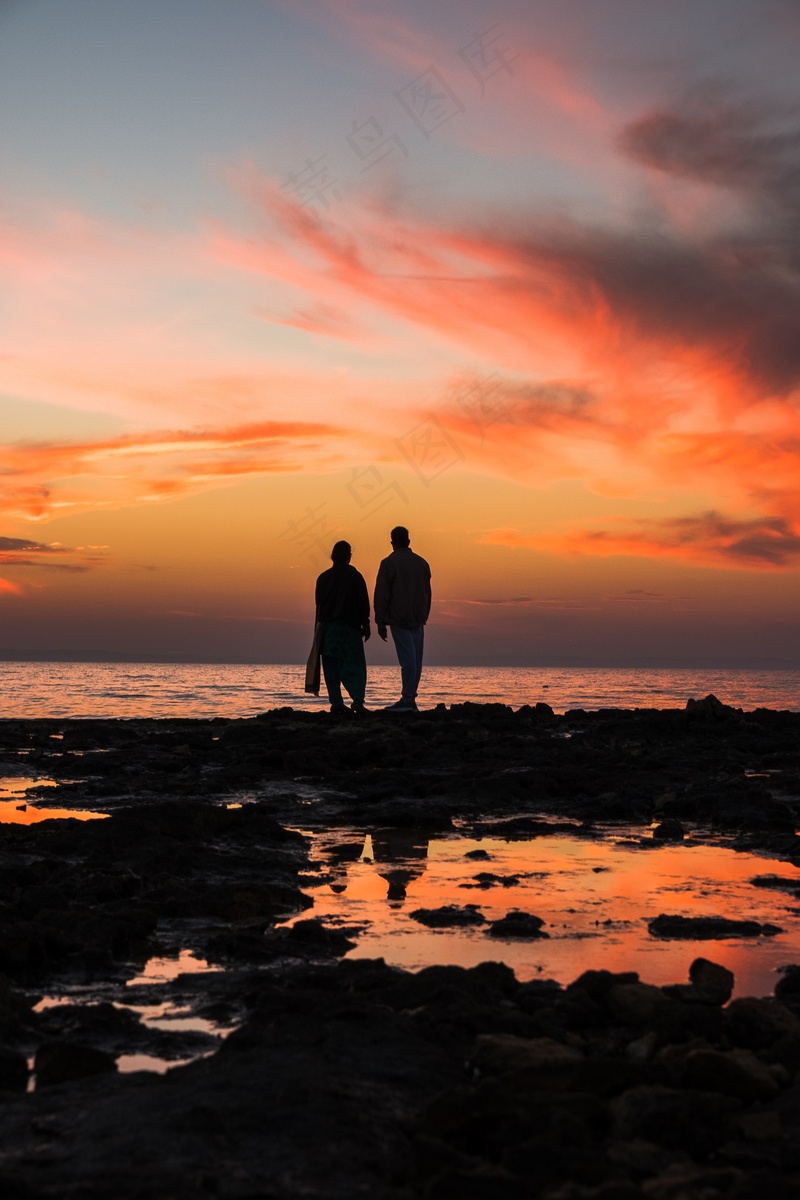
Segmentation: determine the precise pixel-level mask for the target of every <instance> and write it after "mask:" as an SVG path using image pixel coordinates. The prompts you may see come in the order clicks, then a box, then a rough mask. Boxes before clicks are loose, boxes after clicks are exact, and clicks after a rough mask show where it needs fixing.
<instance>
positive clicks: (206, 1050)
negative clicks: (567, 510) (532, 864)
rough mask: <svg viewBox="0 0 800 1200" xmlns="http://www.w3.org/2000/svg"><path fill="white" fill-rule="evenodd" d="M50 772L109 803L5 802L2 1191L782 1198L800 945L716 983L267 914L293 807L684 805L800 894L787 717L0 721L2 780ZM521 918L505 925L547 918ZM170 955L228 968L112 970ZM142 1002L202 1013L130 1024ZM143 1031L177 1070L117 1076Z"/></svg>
mask: <svg viewBox="0 0 800 1200" xmlns="http://www.w3.org/2000/svg"><path fill="white" fill-rule="evenodd" d="M37 776H38V777H41V778H42V779H49V780H55V781H57V782H58V786H57V787H52V786H50V787H47V788H44V787H41V788H38V789H37V788H36V787H35V786H34V787H32V789H31V790H30V791H29V794H28V797H27V801H26V802H27V803H28V804H36V805H37V806H47V805H49V806H52V807H54V808H60V809H63V808H69V809H73V810H83V811H92V812H98V813H104V814H108V815H107V816H106V818H105V819H103V820H99V819H95V820H88V821H80V820H77V819H66V820H65V819H59V820H53V821H44V822H40V823H38V824H35V825H30V826H25V825H19V824H2V825H0V909H1V910H2V922H0V975H1V977H0V1194H1V1195H2V1196H3V1197H4V1200H5V1198H6V1197H7V1198H8V1200H28V1198H30V1200H34V1198H37V1197H75V1198H76V1200H77V1198H81V1200H83V1198H86V1200H94V1198H97V1200H101V1198H103V1200H105V1198H108V1200H111V1198H113V1200H145V1198H146V1197H147V1198H150V1197H158V1198H159V1200H160V1198H162V1197H163V1198H175V1200H184V1198H186V1200H188V1198H189V1197H192V1198H196V1197H203V1196H209V1197H221V1198H227V1197H231V1198H237V1200H257V1198H258V1200H290V1198H291V1200H294V1198H295V1197H297V1198H299V1197H317V1196H318V1197H320V1198H322V1197H326V1198H327V1197H331V1198H333V1197H337V1198H338V1197H341V1198H342V1200H345V1198H347V1200H349V1198H351V1197H357V1196H360V1195H364V1196H370V1197H375V1198H377V1200H383V1198H384V1197H385V1198H387V1200H388V1198H397V1200H401V1198H410V1197H428V1198H429V1200H471V1198H474V1200H484V1198H486V1200H494V1198H499V1200H505V1197H531V1198H533V1197H537V1198H538V1197H546V1198H548V1200H573V1198H575V1200H578V1198H579V1197H602V1198H603V1200H628V1198H631V1200H639V1198H645V1197H647V1198H652V1200H694V1198H695V1197H697V1198H698V1200H699V1198H700V1197H712V1196H720V1197H733V1198H736V1200H739V1198H750V1197H752V1198H753V1200H755V1198H756V1197H759V1198H760V1197H762V1196H765V1195H769V1196H771V1197H777V1198H778V1200H780V1198H781V1197H784V1196H785V1197H794V1196H796V1195H798V1194H800V1148H799V1147H800V1138H799V1137H798V1134H800V1079H798V1071H800V969H797V970H789V971H787V972H786V973H785V974H784V975H783V976H782V977H781V980H780V983H779V985H778V988H777V991H778V992H779V994H778V995H777V996H774V997H770V998H767V999H763V998H750V999H736V1000H732V1001H730V995H731V988H732V983H733V980H732V978H731V976H730V973H729V972H727V971H726V970H725V969H724V968H723V967H720V966H718V965H716V964H714V963H713V961H710V960H709V959H708V958H706V957H704V956H703V944H702V941H698V954H697V957H696V960H695V962H694V964H693V967H692V972H691V978H690V979H689V980H675V981H674V985H673V986H671V987H663V988H657V987H653V986H650V985H649V984H647V983H644V982H641V981H640V980H639V979H638V977H637V976H636V975H635V974H633V973H632V972H626V973H621V974H620V973H618V974H611V973H609V972H607V971H603V970H602V969H601V968H602V963H601V962H592V961H587V962H586V964H585V967H586V969H585V971H584V972H583V973H582V974H581V975H580V977H579V978H577V979H575V980H573V981H569V980H561V981H553V980H536V981H533V982H527V983H521V982H520V981H518V980H517V979H516V978H515V976H514V974H513V972H512V971H511V970H510V969H509V968H508V967H506V966H505V965H503V964H502V963H500V962H486V963H484V964H482V965H481V966H479V967H476V968H474V969H472V970H463V969H460V968H457V967H444V966H439V967H431V968H428V969H426V970H424V971H421V972H418V973H417V974H412V973H409V972H404V971H400V970H398V969H395V968H392V967H390V966H387V965H386V964H385V963H383V961H381V960H368V959H360V960H349V959H345V958H344V957H343V956H344V955H345V954H346V951H347V950H348V949H349V948H350V947H351V946H352V945H353V942H354V939H355V938H356V937H357V934H358V931H357V930H351V929H347V928H343V927H342V926H329V927H326V926H325V925H324V924H323V923H322V922H320V921H318V920H316V919H315V918H314V916H313V910H312V911H309V912H308V913H307V914H306V915H305V917H304V919H300V920H297V921H296V922H295V923H294V924H292V925H291V926H286V925H285V924H283V923H282V922H283V921H285V919H286V918H288V917H290V916H296V915H297V914H298V913H302V912H303V910H304V909H311V905H312V901H311V899H310V896H309V889H310V886H311V885H312V884H313V883H314V882H315V881H316V879H317V877H318V875H319V872H320V870H324V869H325V868H324V864H323V866H322V867H321V866H320V864H318V863H313V862H312V861H311V859H310V857H309V843H308V838H307V837H304V836H303V835H302V834H301V833H299V832H297V830H298V829H303V830H313V829H318V830H335V829H337V828H341V829H342V830H343V831H345V830H351V829H352V828H354V827H355V828H380V829H386V830H415V829H421V830H425V831H426V832H427V833H432V832H438V833H444V832H447V831H449V830H451V829H452V828H453V823H454V822H456V821H458V822H460V823H462V824H463V823H466V826H467V827H468V828H470V829H471V830H473V831H475V832H476V833H481V832H483V833H488V832H491V833H493V834H501V835H507V836H510V837H514V836H518V835H524V836H533V835H535V834H536V832H537V830H544V829H547V830H548V831H552V830H553V829H554V828H559V827H563V828H564V829H569V830H571V831H573V832H576V831H578V832H579V833H580V836H585V837H592V836H593V832H594V830H595V829H598V828H600V827H607V826H608V825H609V824H614V823H621V824H630V823H639V824H642V825H648V826H650V828H651V830H652V833H651V835H650V836H651V837H652V840H653V841H654V842H655V843H657V842H659V841H663V840H680V839H681V838H682V837H684V836H686V835H688V834H690V833H692V832H693V831H694V832H695V833H696V831H697V830H698V829H699V830H701V831H703V832H704V834H707V835H708V836H713V835H715V834H720V833H724V834H725V835H726V836H727V837H728V838H729V839H730V840H731V844H733V845H734V846H735V847H737V848H739V849H742V850H745V849H746V850H751V851H753V850H754V851H760V852H764V853H768V854H769V855H770V856H771V857H773V858H775V859H779V860H781V861H783V862H785V863H787V864H790V866H787V874H786V877H785V878H781V877H779V876H768V877H765V878H764V880H763V881H762V884H761V886H767V887H778V888H783V889H784V890H785V891H786V892H787V894H789V895H792V894H796V892H794V893H793V891H792V889H793V882H794V881H793V876H792V875H791V867H792V866H793V867H796V866H798V865H800V839H798V837H797V835H796V832H795V829H796V827H797V824H798V808H800V714H797V713H777V712H771V711H767V710H757V711H756V712H753V713H742V712H740V711H738V710H734V709H730V708H727V707H726V706H724V705H722V704H720V703H719V701H716V700H714V698H713V697H709V698H707V699H706V700H702V701H698V702H697V703H690V705H689V706H688V707H687V709H686V710H685V711H677V710H674V711H673V710H670V711H664V712H658V711H655V710H636V711H632V712H629V711H617V710H608V711H600V712H596V713H594V712H593V713H587V712H582V711H575V712H571V713H567V714H565V715H562V716H557V715H555V714H554V713H553V712H552V711H551V710H550V709H548V708H547V706H546V705H537V706H536V707H526V708H523V709H520V710H519V711H517V712H512V710H511V709H509V708H506V707H504V706H502V705H471V704H465V705H454V706H451V707H450V708H449V709H445V708H444V707H441V708H438V709H435V710H433V711H431V712H428V713H421V714H410V715H409V716H390V715H386V714H375V715H366V716H364V717H363V718H355V717H354V718H352V719H351V720H347V721H341V720H340V721H336V720H334V719H332V718H331V717H330V716H329V715H328V714H326V713H313V714H312V713H305V712H293V711H291V710H287V709H282V710H276V711H273V712H270V713H267V714H264V715H262V716H260V717H257V718H254V719H252V720H238V721H237V720H227V719H217V720H213V721H192V720H130V721H113V720H108V721H97V720H84V721H77V720H67V721H58V720H37V721H4V722H0V777H6V778H14V777H25V778H31V777H37ZM231 805H240V806H238V807H231ZM351 849H352V848H351V847H350V845H349V843H348V842H347V840H346V838H345V836H344V833H343V837H342V842H341V845H340V847H339V850H338V853H339V854H340V857H341V859H342V860H346V858H347V855H348V854H349V853H351ZM336 853H337V851H336V846H335V843H334V854H336ZM477 865H478V864H476V866H477ZM473 894H474V893H473ZM471 907H472V908H473V912H474V906H469V905H464V906H463V909H464V911H465V912H467V914H469V911H470V908H471ZM420 911H429V912H431V911H432V912H435V910H420ZM663 915H664V918H665V919H667V920H675V917H674V916H673V915H671V914H668V913H667V914H663ZM740 915H741V916H746V914H735V913H732V914H730V917H731V919H732V921H734V920H735V919H736V918H737V917H739V916H740ZM519 917H520V919H518V920H516V921H514V920H512V921H511V923H510V925H508V926H506V927H505V928H504V929H501V930H500V931H499V933H498V935H497V936H498V938H501V937H503V936H507V937H525V936H530V937H535V936H541V934H540V930H539V927H540V925H541V921H539V920H538V918H537V917H536V914H534V913H531V914H526V918H527V919H522V914H519ZM454 919H455V920H458V919H459V918H458V915H457V914H456V915H455V917H454ZM659 920H661V918H659ZM433 921H434V923H435V917H434V919H433ZM428 923H430V921H429V922H428ZM757 932H758V933H760V934H762V935H766V936H768V934H769V931H768V930H767V929H765V928H762V929H760V930H759V931H757ZM742 933H743V931H742V930H741V928H739V929H738V930H733V931H731V936H737V935H741V934H742ZM651 934H652V936H654V937H656V936H677V937H690V938H703V937H708V936H721V935H720V931H719V929H717V930H716V932H713V931H712V934H709V933H708V932H706V933H705V934H704V933H702V932H701V931H700V930H699V929H694V930H692V929H688V930H687V929H686V928H680V927H677V926H675V925H672V926H670V925H666V926H661V927H660V928H657V929H652V930H651ZM500 949H501V947H500V946H499V943H498V946H495V944H494V942H493V940H491V939H490V940H488V942H487V957H491V956H492V953H493V952H494V953H495V955H496V956H497V957H499V956H500ZM178 951H182V952H184V953H185V952H190V953H191V954H192V955H194V956H195V958H196V959H197V960H203V961H204V962H206V963H207V964H208V965H209V967H213V968H216V969H215V970H210V969H209V970H206V971H202V972H199V973H196V974H184V975H181V976H179V977H178V978H176V979H174V980H171V981H165V982H163V983H161V984H158V985H156V986H155V987H154V986H153V985H152V984H150V985H148V986H147V988H146V989H145V987H144V985H143V983H142V982H141V981H139V982H134V983H133V984H130V982H129V981H131V980H133V981H137V980H139V979H140V973H141V971H142V968H143V966H144V964H145V963H146V962H147V961H148V960H149V959H151V958H153V957H158V956H165V957H168V956H170V955H176V954H177V953H178ZM121 989H123V990H124V991H125V1001H126V1003H125V1004H124V1005H122V1004H121V1003H120V1001H119V996H120V994H121ZM145 991H146V995H147V1000H146V1001H144V1000H143V999H142V996H143V995H144V993H145ZM65 996H68V997H70V998H71V1000H72V1002H71V1003H66V1002H63V997H65ZM43 998H50V999H47V1000H46V1001H45V1003H42V999H43ZM59 998H62V999H59ZM154 1000H155V1001H157V1002H160V1003H163V1004H164V1005H172V1006H173V1008H175V1007H176V1006H179V1007H180V1009H181V1011H182V1012H184V1013H185V1014H186V1015H187V1017H194V1018H198V1019H199V1021H200V1024H203V1022H204V1023H205V1024H204V1025H203V1028H202V1029H200V1028H187V1029H183V1030H181V1029H179V1028H176V1029H174V1030H170V1031H166V1030H165V1029H163V1028H159V1027H156V1026H154V1025H152V1024H147V1023H145V1022H144V1021H142V1020H140V1019H139V1017H138V1016H137V1015H136V1012H135V1008H136V1004H137V1003H145V1002H146V1003H152V1002H153V1001H154ZM189 1023H191V1022H189ZM231 1029H232V1030H233V1032H230V1033H229V1034H228V1035H227V1036H226V1037H224V1039H223V1038H222V1037H221V1036H220V1033H219V1031H220V1030H231ZM215 1030H216V1031H217V1032H215ZM137 1053H144V1054H149V1055H156V1056H159V1057H161V1058H163V1059H165V1060H170V1061H174V1062H176V1063H182V1062H185V1060H187V1059H194V1061H191V1062H188V1063H186V1065H177V1066H175V1067H174V1068H173V1069H172V1070H170V1071H169V1072H168V1073H166V1074H160V1075H159V1074H153V1073H151V1072H144V1071H138V1072H133V1073H121V1072H120V1071H119V1070H118V1069H117V1060H118V1058H119V1056H120V1055H132V1054H137ZM200 1055H205V1057H199V1056H200ZM31 1068H32V1070H33V1075H32V1074H31ZM32 1081H35V1090H32V1091H31V1090H26V1089H30V1087H31V1083H32Z"/></svg>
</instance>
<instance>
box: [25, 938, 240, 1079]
mask: <svg viewBox="0 0 800 1200" xmlns="http://www.w3.org/2000/svg"><path fill="white" fill-rule="evenodd" d="M221 970H222V967H217V966H212V965H211V964H210V963H208V962H206V960H205V959H204V958H198V957H197V955H196V954H193V953H192V951H191V950H181V951H180V953H179V954H176V955H173V956H171V957H168V958H151V959H148V961H147V962H146V963H145V965H144V968H143V969H142V971H141V973H140V974H139V975H136V976H134V977H133V978H132V979H128V980H126V987H128V988H133V987H137V988H138V987H142V986H145V987H147V986H151V987H154V988H155V987H156V986H157V985H159V984H164V983H171V982H172V981H173V980H175V979H177V978H178V976H179V975H197V974H206V973H208V972H216V971H221ZM119 994H120V993H119V990H118V989H116V990H114V991H113V992H111V991H109V989H108V988H103V987H102V986H101V987H97V986H95V987H81V988H72V989H71V990H70V991H69V992H63V993H61V994H58V995H48V996H43V997H42V998H41V999H40V1000H39V1001H38V1002H37V1003H36V1004H35V1005H34V1008H33V1011H34V1012H44V1011H46V1010H47V1009H48V1008H55V1007H58V1006H60V1005H62V1004H96V1003H98V1002H99V1001H101V1000H107V1001H108V1002H109V1003H111V1004H113V1006H114V1008H119V1009H125V1010H127V1011H128V1012H132V1013H135V1014H136V1016H137V1017H139V1019H140V1020H141V1022H142V1024H143V1025H146V1026H148V1027H149V1028H151V1029H159V1030H162V1031H163V1032H165V1033H182V1032H191V1033H207V1034H210V1035H211V1036H212V1037H215V1038H218V1039H222V1038H224V1037H226V1036H227V1035H228V1034H229V1033H231V1032H232V1030H233V1028H234V1027H233V1026H223V1025H219V1024H217V1023H216V1022H214V1021H211V1020H208V1019H207V1018H206V1017H198V1016H195V1015H194V1014H193V1013H192V1011H191V1009H190V1008H189V1007H187V1006H185V1005H183V1004H181V1003H179V1002H175V1001H171V1000H167V1001H163V1002H162V1003H160V1004H142V1003H138V1004H134V1003H130V1002H127V1001H120V1000H117V999H116V998H115V996H117V995H119ZM123 994H124V993H123ZM216 1049H217V1047H215V1046H212V1047H210V1048H206V1049H203V1050H199V1051H198V1052H197V1053H196V1054H193V1055H191V1056H190V1057H188V1058H163V1057H161V1056H159V1055H156V1054H144V1053H140V1054H120V1055H119V1056H118V1057H117V1069H118V1070H119V1071H120V1072H122V1073H123V1074H126V1073H128V1072H130V1071H155V1072H156V1073H157V1074H159V1075H163V1074H164V1073H165V1072H166V1071H169V1070H171V1069H172V1068H173V1067H180V1066H184V1065H185V1064H186V1063H189V1062H195V1061H196V1060H197V1059H198V1058H207V1057H208V1056H209V1055H210V1054H214V1053H215V1052H216ZM28 1090H29V1091H33V1090H35V1081H32V1083H31V1085H30V1086H29V1088H28Z"/></svg>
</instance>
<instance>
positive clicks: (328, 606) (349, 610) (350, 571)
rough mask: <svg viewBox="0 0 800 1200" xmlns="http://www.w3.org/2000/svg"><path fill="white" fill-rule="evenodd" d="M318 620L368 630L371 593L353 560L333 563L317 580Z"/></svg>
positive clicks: (364, 631)
mask: <svg viewBox="0 0 800 1200" xmlns="http://www.w3.org/2000/svg"><path fill="white" fill-rule="evenodd" d="M315 599H316V602H317V620H318V621H322V622H323V623H324V622H326V621H333V622H335V623H336V624H337V625H350V626H352V628H353V629H358V630H360V631H361V633H367V632H368V631H369V593H368V592H367V585H366V583H365V581H364V576H363V575H362V574H361V572H360V571H357V570H356V569H355V567H353V566H351V565H350V563H334V564H333V566H332V567H329V568H328V570H327V571H323V572H322V574H321V575H320V577H319V579H318V580H317V588H316V594H315Z"/></svg>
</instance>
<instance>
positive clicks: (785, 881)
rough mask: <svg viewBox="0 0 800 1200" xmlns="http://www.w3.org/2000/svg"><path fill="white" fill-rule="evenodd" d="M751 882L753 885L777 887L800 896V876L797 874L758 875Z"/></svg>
mask: <svg viewBox="0 0 800 1200" xmlns="http://www.w3.org/2000/svg"><path fill="white" fill-rule="evenodd" d="M750 882H751V883H752V885H753V887H760V888H776V889H778V890H779V891H782V892H789V893H790V894H791V895H793V896H800V877H798V876H796V875H793V876H785V875H756V876H755V877H754V878H753V879H751V880H750Z"/></svg>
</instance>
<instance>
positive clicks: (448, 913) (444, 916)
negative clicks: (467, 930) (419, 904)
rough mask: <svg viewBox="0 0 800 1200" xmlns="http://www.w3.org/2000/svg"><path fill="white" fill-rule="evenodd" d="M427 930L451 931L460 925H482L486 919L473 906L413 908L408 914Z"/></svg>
mask: <svg viewBox="0 0 800 1200" xmlns="http://www.w3.org/2000/svg"><path fill="white" fill-rule="evenodd" d="M408 915H409V916H410V917H412V918H413V920H415V921H419V923H420V925H427V926H428V928H429V929H451V928H453V927H457V926H460V925H483V924H485V922H486V917H485V916H484V915H483V913H482V912H481V911H480V909H479V908H478V907H477V905H475V904H465V905H464V906H463V907H461V906H460V905H458V904H443V905H442V907H441V908H415V909H414V911H413V912H412V913H409V914H408Z"/></svg>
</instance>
